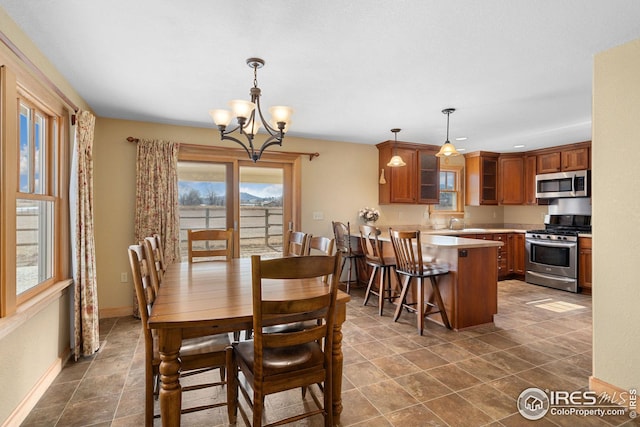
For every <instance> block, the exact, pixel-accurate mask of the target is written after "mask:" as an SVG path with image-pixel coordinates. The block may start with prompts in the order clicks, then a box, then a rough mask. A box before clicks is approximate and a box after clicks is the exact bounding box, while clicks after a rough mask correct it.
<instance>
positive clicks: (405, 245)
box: [389, 228, 451, 335]
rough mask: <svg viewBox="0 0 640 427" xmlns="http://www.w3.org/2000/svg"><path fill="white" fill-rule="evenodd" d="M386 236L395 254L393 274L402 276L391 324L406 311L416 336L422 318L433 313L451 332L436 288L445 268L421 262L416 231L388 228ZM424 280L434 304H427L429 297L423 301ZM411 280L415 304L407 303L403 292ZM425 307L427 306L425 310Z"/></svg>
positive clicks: (421, 328)
mask: <svg viewBox="0 0 640 427" xmlns="http://www.w3.org/2000/svg"><path fill="white" fill-rule="evenodd" d="M389 236H390V238H391V244H392V245H393V251H394V253H395V254H396V273H397V274H399V275H403V276H405V278H404V283H403V285H402V291H401V292H400V303H399V304H398V307H397V308H396V312H395V315H394V317H393V320H394V322H397V321H398V319H399V318H400V313H402V309H403V308H406V309H407V310H409V311H413V312H415V313H416V317H417V323H418V333H419V334H420V335H422V332H423V330H424V318H425V317H426V316H429V315H432V314H436V313H440V316H441V318H442V323H443V324H444V326H445V327H446V328H447V329H451V325H450V324H449V317H448V316H447V311H446V308H445V306H444V303H443V301H442V295H441V294H440V288H439V287H438V281H437V280H436V278H437V277H438V276H442V275H445V274H448V273H449V267H448V266H446V265H443V264H436V263H434V262H428V261H425V260H424V258H423V257H422V244H421V243H420V231H395V230H392V229H391V228H390V229H389ZM427 277H428V278H429V279H430V281H431V288H432V294H431V296H432V297H433V298H434V299H435V304H434V303H433V302H432V301H431V298H430V301H425V300H424V279H425V278H427ZM413 279H417V282H418V297H417V299H416V302H415V303H407V302H406V300H407V292H408V290H409V287H410V285H411V283H412V282H413ZM425 305H426V306H427V308H426V310H425ZM414 306H415V307H414ZM434 309H437V310H434Z"/></svg>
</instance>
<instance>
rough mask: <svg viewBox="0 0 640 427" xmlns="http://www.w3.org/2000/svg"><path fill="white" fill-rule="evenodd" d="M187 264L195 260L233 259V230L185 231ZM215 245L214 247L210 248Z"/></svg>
mask: <svg viewBox="0 0 640 427" xmlns="http://www.w3.org/2000/svg"><path fill="white" fill-rule="evenodd" d="M187 240H188V250H189V262H194V260H196V258H204V259H210V258H212V257H225V258H226V260H227V261H230V260H231V259H232V258H233V229H232V228H229V229H227V230H217V229H206V230H187ZM212 245H215V246H216V247H212Z"/></svg>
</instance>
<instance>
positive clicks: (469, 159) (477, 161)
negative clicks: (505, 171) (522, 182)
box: [464, 151, 499, 206]
mask: <svg viewBox="0 0 640 427" xmlns="http://www.w3.org/2000/svg"><path fill="white" fill-rule="evenodd" d="M498 158H499V154H498V153H490V152H487V151H477V152H474V153H468V154H465V155H464V161H465V198H464V199H465V204H466V205H470V206H479V205H497V204H498Z"/></svg>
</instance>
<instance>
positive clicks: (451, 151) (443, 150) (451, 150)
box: [436, 141, 460, 157]
mask: <svg viewBox="0 0 640 427" xmlns="http://www.w3.org/2000/svg"><path fill="white" fill-rule="evenodd" d="M459 155H460V153H459V152H458V150H456V147H454V146H453V144H452V143H450V142H449V141H447V142H445V143H444V144H442V147H440V151H438V154H436V157H451V156H459Z"/></svg>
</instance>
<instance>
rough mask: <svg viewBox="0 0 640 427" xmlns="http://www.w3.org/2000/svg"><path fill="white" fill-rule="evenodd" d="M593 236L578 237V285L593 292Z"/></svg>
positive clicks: (586, 290) (581, 289) (581, 288)
mask: <svg viewBox="0 0 640 427" xmlns="http://www.w3.org/2000/svg"><path fill="white" fill-rule="evenodd" d="M591 250H592V248H591V238H590V237H580V238H578V286H580V291H581V292H583V293H585V294H591V289H592V286H593V284H592V253H591Z"/></svg>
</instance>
